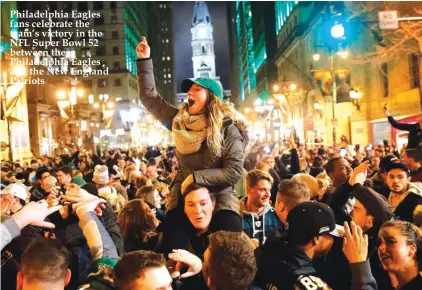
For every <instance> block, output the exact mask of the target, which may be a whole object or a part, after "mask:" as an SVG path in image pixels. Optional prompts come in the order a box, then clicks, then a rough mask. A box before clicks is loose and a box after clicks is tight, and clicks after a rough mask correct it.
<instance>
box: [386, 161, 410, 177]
mask: <svg viewBox="0 0 422 290" xmlns="http://www.w3.org/2000/svg"><path fill="white" fill-rule="evenodd" d="M393 169H401V170H403V171H405V172H406V173H407V174H408V175H409V174H410V170H409V167H407V165H406V164H404V163H403V162H391V163H390V164H387V167H386V170H385V172H387V173H388V172H390V170H393Z"/></svg>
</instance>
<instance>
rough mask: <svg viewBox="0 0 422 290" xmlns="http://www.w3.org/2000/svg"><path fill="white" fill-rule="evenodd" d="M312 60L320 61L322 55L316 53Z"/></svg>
mask: <svg viewBox="0 0 422 290" xmlns="http://www.w3.org/2000/svg"><path fill="white" fill-rule="evenodd" d="M312 58H313V59H314V61H319V59H320V58H321V55H320V54H319V53H314V54H313V55H312Z"/></svg>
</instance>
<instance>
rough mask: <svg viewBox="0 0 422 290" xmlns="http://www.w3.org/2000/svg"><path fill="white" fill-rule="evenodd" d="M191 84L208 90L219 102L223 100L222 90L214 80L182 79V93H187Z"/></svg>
mask: <svg viewBox="0 0 422 290" xmlns="http://www.w3.org/2000/svg"><path fill="white" fill-rule="evenodd" d="M193 84H197V85H198V86H201V87H203V88H207V89H209V90H210V91H211V92H213V93H214V95H216V96H217V97H218V98H219V99H220V100H223V88H222V87H221V85H220V84H219V83H218V82H217V81H216V80H213V79H210V78H196V79H184V80H183V81H182V85H181V88H182V92H184V93H187V92H188V91H189V89H190V87H191V86H192V85H193Z"/></svg>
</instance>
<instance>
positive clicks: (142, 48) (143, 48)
mask: <svg viewBox="0 0 422 290" xmlns="http://www.w3.org/2000/svg"><path fill="white" fill-rule="evenodd" d="M136 54H137V55H138V57H139V58H141V59H142V58H149V57H150V56H151V48H150V47H149V46H148V43H147V39H146V37H145V36H142V40H141V42H140V43H139V44H138V46H137V47H136Z"/></svg>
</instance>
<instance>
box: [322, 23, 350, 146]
mask: <svg viewBox="0 0 422 290" xmlns="http://www.w3.org/2000/svg"><path fill="white" fill-rule="evenodd" d="M340 26H341V27H340ZM342 28H343V35H344V27H343V25H341V24H338V25H334V26H333V28H332V30H331V32H332V35H331V36H332V37H333V38H336V37H335V36H336V35H337V36H339V35H340V34H341V29H342ZM343 35H342V36H343ZM342 36H340V38H341V37H342ZM328 53H329V56H328V59H329V62H330V75H331V79H332V80H333V102H332V113H333V119H332V120H331V123H332V126H333V145H335V144H336V140H337V132H336V126H337V119H336V112H335V106H336V103H337V83H336V77H335V73H334V56H333V53H332V49H331V48H330V47H328ZM315 55H316V54H314V60H315V61H318V60H319V58H320V57H319V54H318V57H315ZM337 55H338V56H340V57H341V58H343V59H346V58H347V57H348V55H349V53H348V52H347V51H345V50H342V51H339V52H337Z"/></svg>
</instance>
